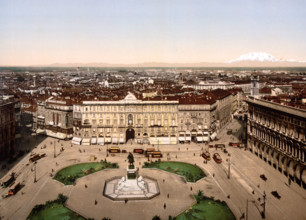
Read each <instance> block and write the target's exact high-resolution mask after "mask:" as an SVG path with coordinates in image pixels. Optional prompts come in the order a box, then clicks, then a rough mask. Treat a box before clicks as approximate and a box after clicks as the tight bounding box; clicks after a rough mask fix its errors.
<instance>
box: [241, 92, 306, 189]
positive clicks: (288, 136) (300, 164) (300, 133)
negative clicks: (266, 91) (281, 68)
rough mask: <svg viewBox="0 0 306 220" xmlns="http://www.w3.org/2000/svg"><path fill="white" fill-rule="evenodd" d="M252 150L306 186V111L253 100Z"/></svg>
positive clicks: (250, 121)
mask: <svg viewBox="0 0 306 220" xmlns="http://www.w3.org/2000/svg"><path fill="white" fill-rule="evenodd" d="M246 101H247V104H248V107H249V115H248V127H247V129H248V130H247V134H248V148H249V150H250V151H252V152H254V153H255V154H256V155H257V156H258V157H260V158H262V159H263V160H264V161H266V162H267V163H268V164H270V165H271V166H273V167H274V168H275V169H277V170H279V171H280V172H282V173H284V174H285V175H286V176H288V178H290V179H291V180H293V181H296V182H297V183H299V184H302V185H303V186H304V187H305V186H306V147H305V144H306V137H305V131H306V130H305V128H306V111H305V110H304V109H299V108H296V107H290V106H287V105H284V104H281V103H276V102H271V101H268V100H263V99H258V98H254V97H249V98H248V99H247V100H246Z"/></svg>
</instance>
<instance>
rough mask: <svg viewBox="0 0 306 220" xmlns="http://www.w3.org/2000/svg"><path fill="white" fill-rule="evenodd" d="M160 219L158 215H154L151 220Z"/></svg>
mask: <svg viewBox="0 0 306 220" xmlns="http://www.w3.org/2000/svg"><path fill="white" fill-rule="evenodd" d="M160 219H161V218H160V217H159V216H158V215H155V216H154V217H153V218H152V220H160Z"/></svg>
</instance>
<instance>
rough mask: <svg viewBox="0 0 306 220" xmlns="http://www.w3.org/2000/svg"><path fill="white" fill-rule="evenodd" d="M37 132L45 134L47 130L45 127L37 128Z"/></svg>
mask: <svg viewBox="0 0 306 220" xmlns="http://www.w3.org/2000/svg"><path fill="white" fill-rule="evenodd" d="M36 133H37V134H45V133H46V132H45V130H43V129H40V128H37V130H36Z"/></svg>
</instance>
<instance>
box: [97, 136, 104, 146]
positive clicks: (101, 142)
mask: <svg viewBox="0 0 306 220" xmlns="http://www.w3.org/2000/svg"><path fill="white" fill-rule="evenodd" d="M98 144H99V145H104V137H98Z"/></svg>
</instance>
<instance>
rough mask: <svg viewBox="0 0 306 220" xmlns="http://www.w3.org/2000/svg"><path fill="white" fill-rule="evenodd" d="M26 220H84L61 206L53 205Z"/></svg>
mask: <svg viewBox="0 0 306 220" xmlns="http://www.w3.org/2000/svg"><path fill="white" fill-rule="evenodd" d="M27 219H28V220H54V219H56V220H66V219H67V220H68V219H71V220H84V219H86V218H84V217H82V216H80V215H79V214H77V213H75V212H73V211H71V210H70V209H68V208H66V207H65V206H64V205H63V204H58V203H54V204H52V205H50V206H48V207H45V208H43V209H42V210H41V211H39V212H38V213H36V214H32V213H31V214H30V216H29V217H28V218H27Z"/></svg>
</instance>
